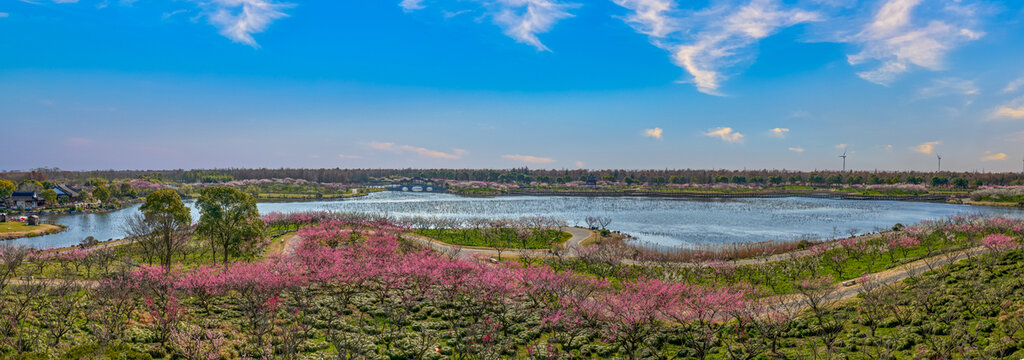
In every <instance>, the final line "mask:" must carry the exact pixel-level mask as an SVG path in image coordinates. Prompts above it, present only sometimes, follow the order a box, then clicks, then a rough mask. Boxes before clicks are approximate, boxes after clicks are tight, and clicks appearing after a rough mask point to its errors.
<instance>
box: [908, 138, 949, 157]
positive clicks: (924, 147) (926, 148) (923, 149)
mask: <svg viewBox="0 0 1024 360" xmlns="http://www.w3.org/2000/svg"><path fill="white" fill-rule="evenodd" d="M939 144H942V142H941V141H928V142H924V143H921V144H920V145H917V146H913V147H911V148H910V149H911V150H914V151H917V152H919V153H922V154H931V153H933V152H935V147H936V146H938V145H939Z"/></svg>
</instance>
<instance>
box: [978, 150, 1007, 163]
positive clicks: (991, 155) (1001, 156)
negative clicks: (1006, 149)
mask: <svg viewBox="0 0 1024 360" xmlns="http://www.w3.org/2000/svg"><path fill="white" fill-rule="evenodd" d="M1000 160H1006V153H997V152H991V151H986V152H985V155H984V156H982V157H981V161H1000Z"/></svg>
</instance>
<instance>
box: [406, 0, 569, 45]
mask: <svg viewBox="0 0 1024 360" xmlns="http://www.w3.org/2000/svg"><path fill="white" fill-rule="evenodd" d="M471 1H472V2H475V3H477V4H479V5H480V6H481V7H482V8H483V10H484V11H485V12H486V13H487V15H488V16H489V17H490V18H491V19H492V21H493V22H494V24H495V25H497V26H498V27H500V28H501V29H502V32H503V33H504V34H505V35H506V36H508V37H510V38H512V39H514V40H516V41H517V42H520V43H523V44H527V45H530V46H532V47H534V48H536V49H537V50H538V51H551V49H549V48H548V47H547V46H546V45H544V43H543V42H541V41H540V38H539V37H538V35H540V34H543V33H546V32H548V31H551V29H553V28H554V27H555V25H556V24H557V23H558V22H559V21H561V20H563V19H567V18H571V17H573V14H572V13H570V12H569V10H571V9H573V8H576V7H578V6H579V5H577V4H575V3H569V2H564V1H561V0H471ZM399 6H400V7H402V10H404V11H405V12H413V11H416V10H420V9H423V8H425V7H426V6H425V5H423V0H402V2H401V3H399ZM465 11H466V10H460V11H457V12H448V11H444V12H443V13H444V15H445V18H452V17H454V16H455V15H458V14H462V13H464V12H465Z"/></svg>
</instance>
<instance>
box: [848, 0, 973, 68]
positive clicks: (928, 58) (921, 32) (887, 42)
mask: <svg viewBox="0 0 1024 360" xmlns="http://www.w3.org/2000/svg"><path fill="white" fill-rule="evenodd" d="M921 3H922V0H887V1H886V2H885V3H884V4H883V5H882V7H881V8H880V9H879V10H878V11H877V12H876V13H875V14H874V17H873V18H872V19H871V21H870V22H869V23H867V24H866V25H865V26H864V27H863V29H861V31H860V32H859V33H857V34H856V35H854V36H852V37H851V38H849V39H847V41H849V42H851V43H854V44H856V45H858V46H859V47H860V52H858V53H856V54H853V55H849V56H848V57H847V61H848V62H849V63H850V65H862V64H867V63H872V64H875V63H877V65H875V66H874V67H875V68H874V69H872V70H867V71H862V72H860V73H858V75H859V76H860V77H861V78H863V79H864V80H867V81H870V82H873V83H877V84H881V85H888V84H891V83H892V82H893V81H895V80H896V79H897V78H898V77H899V76H900V75H901V74H903V73H905V72H907V71H910V70H912V69H913V67H915V66H916V67H921V68H925V69H929V70H940V69H942V67H943V62H944V59H945V57H946V54H947V53H949V52H950V51H952V50H953V49H955V48H956V47H957V46H959V45H960V44H962V43H964V42H967V41H972V40H977V39H979V38H981V37H982V36H983V35H984V33H982V32H980V31H978V30H974V29H971V27H973V22H974V17H975V16H974V11H973V9H972V8H970V7H967V6H957V5H956V4H952V3H950V4H947V6H943V7H941V9H938V10H937V12H938V13H939V14H940V15H942V16H943V17H944V18H943V19H939V18H938V17H939V16H938V15H936V16H931V17H930V18H929V17H919V18H924V19H923V20H919V21H915V9H917V8H918V7H919V5H921Z"/></svg>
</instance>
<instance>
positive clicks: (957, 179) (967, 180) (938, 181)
mask: <svg viewBox="0 0 1024 360" xmlns="http://www.w3.org/2000/svg"><path fill="white" fill-rule="evenodd" d="M403 177H407V178H415V177H420V178H426V179H445V180H462V181H490V182H499V183H517V184H529V183H531V182H538V183H549V184H564V183H568V182H573V181H586V180H588V179H591V178H593V179H595V180H603V181H612V182H622V183H626V184H640V183H648V184H652V185H666V184H713V183H734V184H766V185H767V184H783V183H791V184H792V183H803V184H820V185H835V184H868V185H870V184H896V183H910V184H923V185H932V186H944V185H952V186H959V187H968V186H982V185H1021V184H1024V174H1021V173H988V172H984V173H983V172H950V171H943V172H916V171H847V172H838V171H795V170H768V169H764V170H694V169H680V170H667V169H666V170H614V169H608V170H584V169H578V170H568V169H562V170H537V169H528V168H515V169H505V170H497V169H286V168H281V169H266V168H261V169H233V168H231V169H205V170H183V169H177V170H91V171H65V170H60V169H56V168H41V169H36V170H32V171H24V172H0V178H4V179H10V180H12V181H16V182H20V181H23V180H36V181H46V180H50V181H64V182H70V183H87V182H88V181H90V179H94V178H99V179H106V180H115V179H129V178H143V179H151V180H156V181H176V182H184V183H195V182H203V183H217V182H224V181H231V180H248V179H270V178H292V179H304V180H308V181H315V182H323V183H351V184H372V183H379V182H382V181H386V180H387V179H394V178H403Z"/></svg>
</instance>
